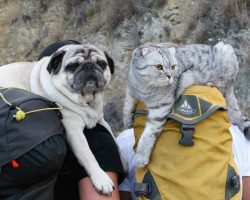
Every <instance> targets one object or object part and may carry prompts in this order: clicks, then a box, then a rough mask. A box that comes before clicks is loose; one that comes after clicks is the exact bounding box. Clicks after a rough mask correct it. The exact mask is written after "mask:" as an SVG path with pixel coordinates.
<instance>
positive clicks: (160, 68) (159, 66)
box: [155, 64, 163, 70]
mask: <svg viewBox="0 0 250 200" xmlns="http://www.w3.org/2000/svg"><path fill="white" fill-rule="evenodd" d="M155 68H156V69H158V70H163V66H162V65H161V64H158V65H155Z"/></svg>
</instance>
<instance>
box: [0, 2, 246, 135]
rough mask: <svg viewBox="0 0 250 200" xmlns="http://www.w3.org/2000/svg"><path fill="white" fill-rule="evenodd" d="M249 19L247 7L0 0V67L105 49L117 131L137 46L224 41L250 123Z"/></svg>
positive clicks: (109, 110)
mask: <svg viewBox="0 0 250 200" xmlns="http://www.w3.org/2000/svg"><path fill="white" fill-rule="evenodd" d="M249 16H250V3H249V1H248V0H220V1H209V0H50V1H49V0H40V1H35V0H23V1H19V0H11V1H9V0H0V33H1V36H0V58H1V59H0V64H1V65H3V64H7V63H10V62H16V61H25V60H35V59H36V58H37V55H38V54H39V52H40V51H41V50H42V49H43V48H44V47H45V46H46V45H48V44H50V43H52V42H54V41H56V40H58V39H75V40H79V41H81V42H83V43H91V44H94V45H97V46H98V47H100V48H101V49H103V50H106V51H107V52H109V53H110V55H111V56H112V57H113V58H114V60H115V63H116V72H115V76H114V77H113V80H112V84H111V87H110V88H109V89H108V90H107V92H106V99H105V100H106V106H105V117H106V119H107V121H108V122H109V123H110V124H111V126H112V128H113V130H114V131H115V132H119V131H121V130H122V124H121V117H122V115H121V112H122V106H123V100H124V89H125V86H126V74H127V70H128V65H129V59H130V55H131V52H132V50H133V49H134V48H135V47H136V46H138V45H140V44H142V43H145V42H149V41H150V42H175V43H178V44H186V43H205V44H215V43H216V42H218V41H221V40H223V41H226V42H227V43H230V44H232V45H233V46H234V48H235V50H236V53H237V56H238V58H239V61H240V72H239V74H238V79H237V87H236V94H237V97H238V98H239V101H240V107H241V108H242V110H243V111H244V113H245V114H246V115H247V116H248V117H249V118H250V106H249V105H250V81H249V77H250V29H249V28H250V20H249Z"/></svg>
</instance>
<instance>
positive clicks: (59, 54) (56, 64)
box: [47, 50, 66, 74]
mask: <svg viewBox="0 0 250 200" xmlns="http://www.w3.org/2000/svg"><path fill="white" fill-rule="evenodd" d="M65 53H66V51H63V50H61V51H56V52H55V53H54V54H53V55H52V57H51V59H50V62H49V64H48V66H47V70H48V72H49V73H50V74H51V72H52V71H53V73H54V74H57V73H58V72H59V70H60V69H61V66H62V59H63V56H64V54H65Z"/></svg>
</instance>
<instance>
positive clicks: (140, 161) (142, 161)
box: [135, 152, 149, 168]
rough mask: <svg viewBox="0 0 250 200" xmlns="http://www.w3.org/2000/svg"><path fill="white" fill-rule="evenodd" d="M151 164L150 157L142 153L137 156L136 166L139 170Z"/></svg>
mask: <svg viewBox="0 0 250 200" xmlns="http://www.w3.org/2000/svg"><path fill="white" fill-rule="evenodd" d="M148 163H149V157H148V156H146V155H145V154H143V153H142V152H140V153H136V154H135V164H136V166H137V167H138V168H143V167H145V166H146V165H147V164H148Z"/></svg>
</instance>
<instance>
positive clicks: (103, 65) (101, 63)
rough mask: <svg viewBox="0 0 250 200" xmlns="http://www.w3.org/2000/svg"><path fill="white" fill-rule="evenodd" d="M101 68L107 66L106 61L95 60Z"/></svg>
mask: <svg viewBox="0 0 250 200" xmlns="http://www.w3.org/2000/svg"><path fill="white" fill-rule="evenodd" d="M96 63H97V64H98V65H99V66H100V67H101V68H102V69H103V70H104V69H105V68H106V67H107V65H108V64H107V63H106V61H104V60H98V61H97V62H96Z"/></svg>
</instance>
